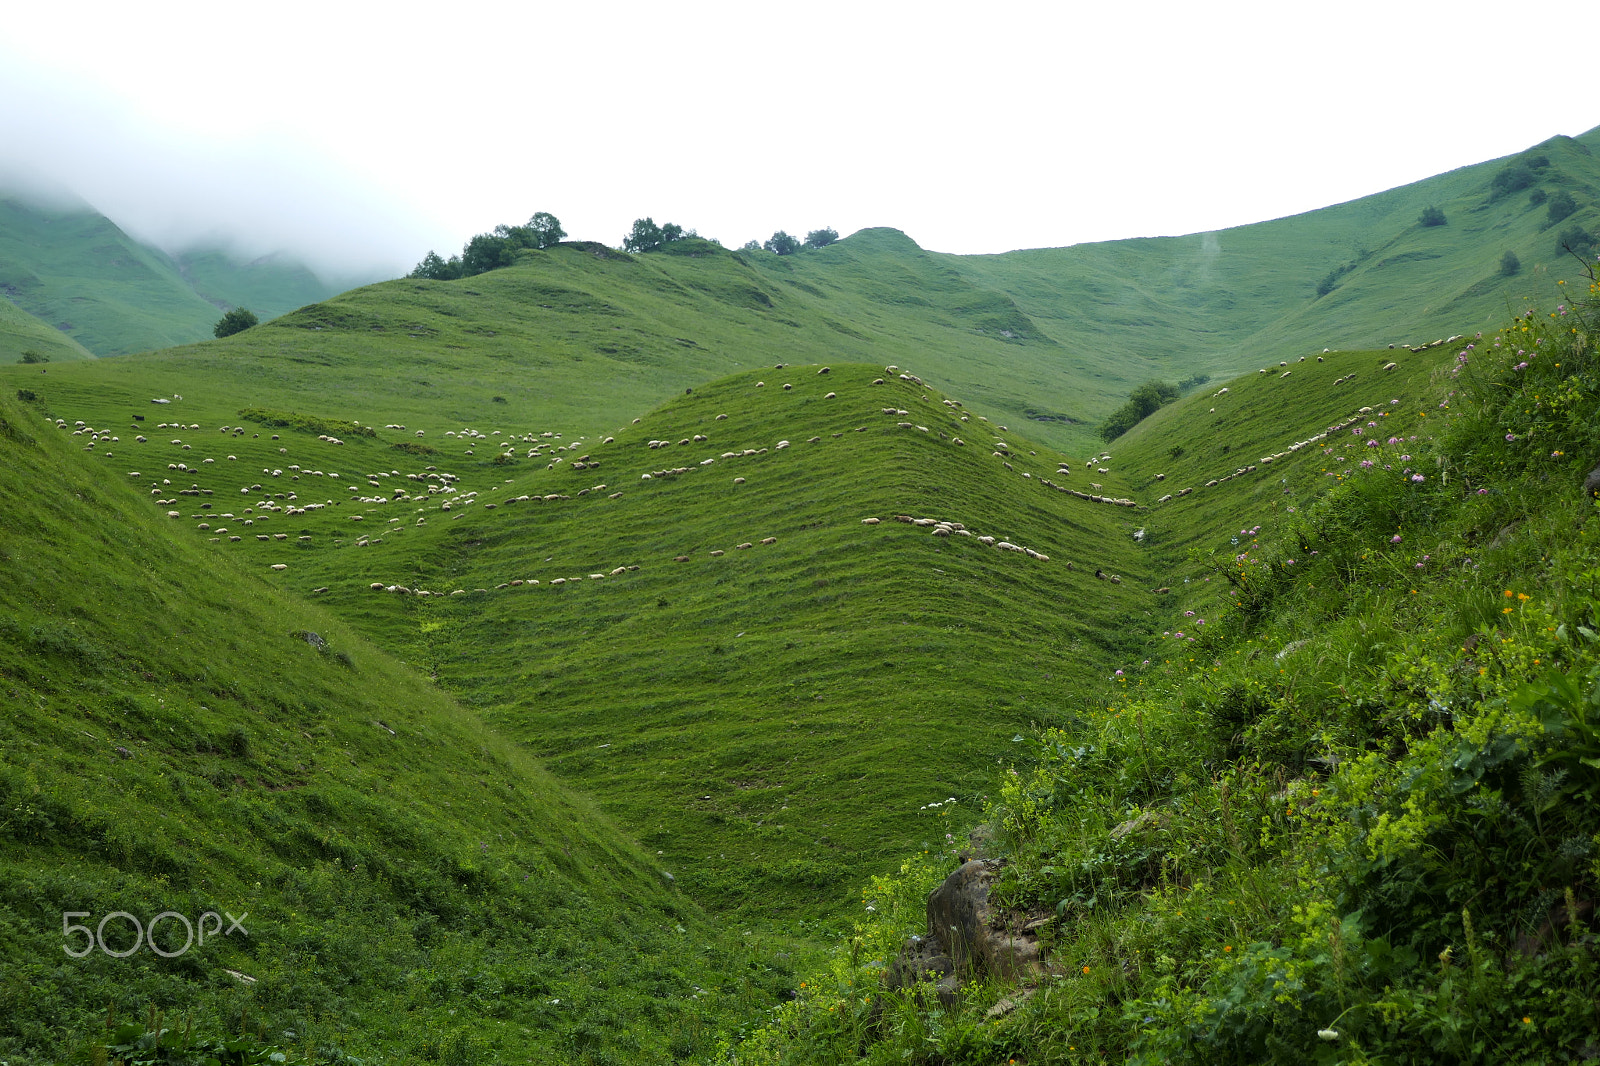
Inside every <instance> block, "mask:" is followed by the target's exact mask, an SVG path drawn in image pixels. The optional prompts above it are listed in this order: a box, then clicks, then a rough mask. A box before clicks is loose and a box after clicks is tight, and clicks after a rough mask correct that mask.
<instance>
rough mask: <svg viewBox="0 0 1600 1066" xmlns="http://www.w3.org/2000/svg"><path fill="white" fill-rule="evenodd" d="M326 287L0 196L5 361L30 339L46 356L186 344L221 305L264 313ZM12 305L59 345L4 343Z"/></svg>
mask: <svg viewBox="0 0 1600 1066" xmlns="http://www.w3.org/2000/svg"><path fill="white" fill-rule="evenodd" d="M334 291H335V289H334V288H333V287H332V286H330V285H328V284H327V283H326V282H323V281H320V280H319V279H317V278H316V277H315V276H314V275H312V274H311V273H310V272H309V271H308V270H307V269H306V268H305V267H303V266H301V265H299V264H297V263H293V262H289V261H283V260H279V259H277V258H276V257H267V258H264V259H258V260H255V261H253V262H248V263H241V262H238V261H237V260H235V259H233V258H232V257H231V256H230V255H228V254H226V253H223V252H219V251H214V250H194V251H191V252H188V253H185V254H184V255H182V256H179V257H178V258H176V259H174V258H173V257H171V256H169V255H167V254H166V253H165V252H162V251H159V250H157V249H154V248H150V247H147V246H145V245H142V244H140V243H139V242H137V241H135V240H134V239H133V238H131V237H129V236H128V235H127V234H126V233H123V232H122V230H120V229H118V228H117V226H116V225H115V224H114V223H112V222H111V221H110V220H109V219H107V218H106V217H105V216H103V215H100V214H98V213H96V212H95V211H94V210H93V209H91V208H88V207H81V208H45V207H36V206H33V205H31V204H29V203H26V202H24V201H23V200H20V199H17V198H7V197H4V196H0V296H4V297H6V298H7V300H8V301H9V304H10V306H6V307H4V308H0V311H3V312H4V317H3V318H0V362H7V363H9V362H15V361H16V360H17V358H18V357H20V354H21V351H22V350H24V349H25V348H30V347H32V348H38V349H39V350H41V351H44V354H46V355H50V358H51V359H52V360H53V361H54V360H57V359H63V358H73V357H76V358H83V357H84V355H85V353H89V352H92V353H93V354H95V355H102V356H103V355H121V354H125V353H128V352H138V351H145V350H149V349H153V348H166V347H170V346H172V345H174V344H186V343H190V342H193V341H197V340H201V339H202V338H205V337H209V336H211V328H212V326H213V325H215V324H216V321H217V319H218V318H220V317H221V314H222V309H223V308H225V307H234V306H245V307H250V308H251V309H253V310H254V311H255V312H256V313H257V314H258V315H260V316H261V317H262V318H263V319H267V318H273V317H276V316H277V315H281V314H283V313H284V312H286V311H290V310H292V309H294V308H296V307H299V306H301V305H303V304H307V303H311V302H313V301H315V300H319V299H322V298H324V297H326V296H329V295H331V294H332V293H333V292H334ZM13 311H20V312H21V313H22V314H23V315H26V316H28V317H30V318H32V319H33V320H34V321H35V323H36V326H35V332H37V329H38V327H43V329H44V330H45V331H46V332H47V333H54V334H56V339H55V340H56V343H55V348H56V349H57V350H58V351H59V352H60V353H61V354H59V355H58V354H52V352H50V351H47V350H45V349H43V348H39V346H38V345H37V344H35V343H33V342H31V341H28V342H26V343H23V342H20V341H19V342H13V341H12V340H11V339H10V334H12V333H13V332H16V327H14V326H10V325H7V324H4V323H7V322H8V321H9V320H11V319H13V318H15V315H13V314H12V313H11V312H13ZM13 349H14V350H13ZM69 350H72V351H75V352H76V355H75V356H72V355H68V354H67V352H68V351H69Z"/></svg>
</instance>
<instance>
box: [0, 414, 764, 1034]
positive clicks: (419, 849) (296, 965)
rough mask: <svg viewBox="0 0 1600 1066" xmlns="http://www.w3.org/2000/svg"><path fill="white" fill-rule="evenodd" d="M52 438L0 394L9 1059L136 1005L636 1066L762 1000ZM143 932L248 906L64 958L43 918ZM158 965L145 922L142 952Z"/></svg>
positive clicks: (503, 775) (320, 619)
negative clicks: (225, 928) (219, 923)
mask: <svg viewBox="0 0 1600 1066" xmlns="http://www.w3.org/2000/svg"><path fill="white" fill-rule="evenodd" d="M79 439H81V438H75V437H72V436H71V434H70V433H68V432H66V431H63V430H61V429H58V428H56V426H55V425H54V424H53V423H51V422H48V421H46V420H45V419H44V418H43V417H42V416H41V415H40V414H39V413H38V411H37V408H34V409H29V405H18V404H15V403H14V402H12V401H11V400H9V399H0V572H3V575H4V580H3V581H0V635H3V639H0V706H3V708H4V710H3V714H4V721H5V728H4V730H3V731H0V734H3V735H0V752H3V757H0V867H3V870H4V876H3V877H0V928H4V930H5V935H4V936H3V937H0V1054H3V1055H4V1057H5V1058H6V1060H7V1061H9V1062H12V1063H32V1062H39V1063H43V1062H58V1061H62V1060H63V1058H64V1056H65V1055H66V1054H67V1052H68V1051H69V1050H70V1049H71V1048H72V1047H73V1046H74V1045H75V1044H76V1043H78V1042H79V1041H81V1040H83V1039H86V1038H87V1037H88V1036H89V1035H91V1034H92V1033H93V1032H95V1031H98V1030H99V1028H100V1026H101V1025H102V1023H104V1021H105V1020H106V1017H107V1013H108V1010H109V1011H110V1012H112V1013H114V1014H115V1015H116V1016H118V1017H120V1018H123V1019H127V1018H133V1017H143V1016H144V1015H145V1013H146V1011H147V1009H149V1008H152V1007H153V1008H155V1009H159V1010H161V1011H163V1012H164V1013H165V1015H166V1016H167V1018H168V1021H169V1024H176V1025H177V1027H178V1028H179V1029H180V1030H181V1029H182V1028H183V1027H184V1026H185V1025H187V1024H190V1023H192V1024H193V1025H194V1026H195V1027H196V1029H197V1030H198V1031H200V1032H208V1031H209V1032H215V1031H217V1030H219V1029H223V1030H226V1031H229V1032H239V1031H241V1029H243V1030H246V1031H250V1032H257V1031H259V1032H261V1033H263V1034H264V1037H263V1039H264V1040H265V1041H266V1042H267V1043H269V1044H279V1045H284V1046H290V1047H293V1048H295V1049H298V1050H297V1051H295V1052H294V1053H295V1054H297V1055H303V1056H305V1057H306V1058H307V1059H308V1060H309V1059H311V1058H312V1055H313V1050H312V1049H313V1048H317V1049H324V1050H329V1049H338V1048H342V1049H344V1050H345V1051H347V1052H353V1053H356V1054H358V1055H361V1056H363V1057H370V1056H374V1055H376V1056H377V1059H376V1061H417V1060H419V1059H420V1060H429V1061H432V1060H437V1059H439V1058H441V1057H444V1058H447V1059H448V1058H450V1057H451V1056H455V1057H456V1059H457V1060H460V1061H465V1060H466V1059H468V1058H474V1059H478V1060H480V1061H481V1059H482V1057H483V1056H487V1055H490V1054H498V1055H504V1056H509V1057H512V1058H518V1059H521V1058H526V1057H528V1056H529V1055H532V1056H534V1057H546V1056H549V1055H555V1054H563V1053H567V1052H574V1053H586V1054H590V1055H599V1056H601V1057H602V1058H603V1057H605V1056H609V1055H617V1054H621V1055H624V1056H626V1057H629V1058H637V1059H642V1060H651V1061H660V1060H662V1059H663V1058H670V1057H671V1055H672V1054H679V1055H683V1054H688V1053H689V1052H690V1051H692V1050H693V1049H694V1048H695V1047H696V1046H699V1045H700V1044H703V1043H704V1041H705V1040H706V1039H708V1036H707V1034H708V1033H709V1032H710V1030H711V1029H712V1028H713V1027H715V1026H716V1025H718V1024H720V1023H721V1022H722V1021H723V1020H724V1019H727V1018H730V1017H733V1018H736V1017H739V1016H741V1015H742V1014H743V1013H744V1012H746V1011H748V1010H749V1009H750V1007H751V1006H753V1005H758V1004H760V1003H761V1002H763V1001H770V998H771V995H772V994H773V985H772V982H775V981H782V976H781V973H777V972H775V971H774V970H773V969H772V966H773V965H779V966H781V965H782V963H781V962H777V963H774V960H773V959H772V958H771V953H772V951H774V950H778V949H777V948H771V949H768V950H767V953H766V955H764V956H763V955H761V954H759V951H758V948H757V946H756V945H753V944H750V943H748V942H747V943H745V944H742V945H740V946H739V947H738V949H737V951H736V953H735V954H734V955H728V954H727V952H726V950H725V949H724V948H723V947H721V946H720V945H719V941H718V934H717V933H716V932H715V931H714V930H713V929H712V927H711V926H710V925H709V923H708V922H707V921H706V920H705V919H704V917H703V916H702V914H701V911H700V910H699V908H698V907H697V906H696V905H695V904H693V903H692V902H690V901H689V900H687V899H685V898H684V897H683V896H682V895H681V893H680V892H679V891H678V890H677V889H676V888H675V887H674V886H673V885H672V884H671V883H670V882H669V881H668V880H666V879H665V878H663V876H662V873H661V869H660V866H659V863H658V862H657V861H655V860H653V858H652V857H647V856H646V855H645V854H643V853H642V852H641V851H640V850H639V849H638V848H637V846H636V845H634V844H632V843H630V842H629V841H628V840H627V839H626V838H625V837H624V836H623V835H622V834H621V833H619V832H618V831H617V830H616V829H615V828H613V826H612V824H611V823H610V822H609V821H608V820H607V819H605V818H604V817H603V816H602V815H601V814H600V813H599V812H597V811H596V810H595V808H594V806H593V804H592V803H591V802H590V801H588V800H586V799H582V798H579V797H578V796H576V795H575V794H574V793H572V792H570V791H568V790H566V789H564V788H563V787H561V786H560V785H558V784H557V783H556V782H555V781H554V780H553V779H552V778H551V777H550V775H549V774H548V773H546V772H545V771H544V770H543V769H541V768H540V767H539V766H538V765H537V764H536V763H534V762H533V761H532V759H530V758H529V756H528V754H527V752H526V749H525V748H524V747H522V746H520V745H517V744H514V743H510V742H508V741H507V740H506V739H504V738H503V737H502V736H500V735H497V734H496V733H494V732H493V731H492V730H490V729H488V728H486V727H485V726H484V725H483V724H482V722H481V720H480V719H479V718H478V717H477V716H475V715H473V714H472V713H470V712H469V711H467V710H465V709H463V708H462V707H461V706H460V705H459V704H457V703H455V702H453V701H452V700H451V699H450V698H449V697H448V696H446V695H444V694H441V693H440V692H439V691H438V690H437V689H436V687H434V686H433V685H432V684H431V683H430V682H428V681H427V680H426V679H425V678H423V677H422V676H421V675H419V674H418V673H416V672H414V671H411V670H408V669H407V668H406V667H405V666H404V665H403V664H401V663H399V662H397V661H395V660H394V659H393V658H392V657H391V656H390V655H388V654H386V653H384V652H382V651H380V650H378V649H377V648H376V647H374V646H373V645H371V644H369V643H368V642H367V641H365V640H364V639H363V638H362V637H361V636H359V635H358V634H357V632H356V630H354V629H353V628H352V627H351V626H350V625H348V624H347V623H345V622H342V621H340V620H339V619H338V618H336V617H335V616H334V615H333V614H332V613H330V612H328V611H327V610H325V609H323V608H321V607H317V606H313V605H310V604H308V603H307V602H306V600H305V599H304V598H303V597H296V596H291V595H285V594H283V593H280V592H279V591H277V590H275V589H273V588H272V587H271V586H270V584H269V583H267V582H264V581H263V580H261V577H260V576H259V575H263V574H265V573H267V572H268V571H266V569H265V566H262V565H257V561H256V560H248V562H247V561H246V560H244V559H239V560H234V559H229V558H226V557H224V556H222V555H220V554H219V553H218V552H216V551H214V550H211V548H210V546H209V545H207V544H206V543H205V542H204V541H200V542H198V543H197V542H195V540H194V539H193V538H191V537H187V536H179V537H174V536H172V535H171V531H170V530H169V529H167V528H163V526H164V525H165V526H170V522H169V521H168V520H167V519H166V518H164V517H161V516H160V512H155V511H153V510H152V507H151V505H150V504H148V503H146V502H145V501H143V500H141V499H140V498H139V496H138V495H136V494H135V493H133V492H131V491H130V490H129V488H128V487H127V483H128V482H129V481H130V480H131V479H129V478H128V477H127V474H126V472H125V470H124V469H123V467H122V464H117V465H116V466H112V463H113V462H114V460H109V459H103V458H101V457H99V456H94V457H89V456H86V455H84V454H83V453H82V452H79V451H76V450H74V449H71V448H70V447H69V446H68V443H67V442H68V441H72V442H74V443H76V441H77V440H79ZM166 910H171V911H176V912H178V913H179V914H181V915H184V916H185V917H187V918H188V919H189V920H190V921H191V922H192V921H195V920H197V919H198V918H199V916H200V915H201V913H202V912H205V911H217V912H219V913H220V912H224V911H226V912H229V913H231V914H233V915H236V916H237V915H244V914H245V912H248V913H249V917H248V918H245V919H244V920H243V924H244V926H245V928H246V929H247V930H248V938H246V937H244V936H242V935H240V934H237V933H235V934H233V935H232V936H229V937H220V938H219V937H216V936H215V934H214V933H213V938H212V940H211V941H209V942H208V943H206V944H205V945H204V947H203V948H202V947H196V948H193V949H191V950H189V951H188V952H186V953H182V954H181V955H180V956H179V957H176V958H173V959H170V960H169V959H162V958H159V957H157V956H156V955H154V954H152V952H151V951H150V950H149V949H148V947H147V948H146V949H144V950H141V951H139V952H138V953H137V954H134V955H132V956H131V957H129V958H125V959H119V958H111V957H108V956H107V955H105V954H103V953H101V952H99V951H96V952H93V953H91V954H90V955H89V956H88V957H86V958H84V959H82V960H77V959H73V958H70V957H67V956H66V955H65V954H64V953H63V944H64V942H65V943H68V944H69V946H70V947H72V948H73V949H74V950H77V949H79V948H80V947H81V946H82V944H83V940H82V934H74V935H73V936H72V937H71V938H70V939H68V940H66V941H64V938H63V936H62V929H63V917H62V915H63V913H64V912H67V911H73V912H88V913H89V917H88V918H87V919H76V918H75V919H71V921H72V922H74V923H77V924H83V923H84V921H86V922H87V924H88V925H89V926H90V927H91V928H97V927H98V924H99V922H100V920H101V919H102V918H103V917H104V916H105V915H106V914H108V913H110V912H113V911H125V912H128V913H129V914H132V915H133V916H134V917H135V918H137V919H138V920H139V921H141V922H142V923H149V921H150V919H152V918H154V917H155V916H156V915H157V914H158V913H159V912H162V911H166ZM105 935H106V936H107V938H108V940H109V941H110V942H111V943H112V947H113V948H114V949H116V950H122V949H124V948H125V947H126V946H127V945H128V944H129V943H130V942H131V940H132V929H131V926H129V925H128V924H127V923H126V921H125V920H124V919H115V920H113V921H112V922H111V923H110V924H109V926H107V928H106V933H105ZM183 940H184V937H183V933H182V929H181V926H180V924H179V923H177V922H174V921H172V920H170V919H169V920H168V921H167V922H166V923H165V924H164V925H163V926H162V933H161V937H160V939H159V940H158V943H161V944H164V946H165V948H166V949H167V950H169V951H176V950H178V949H179V948H180V947H181V945H182V942H183ZM779 947H781V945H779ZM747 962H748V963H749V964H750V965H751V966H753V967H755V968H753V969H745V966H746V964H747ZM229 971H235V973H236V974H242V975H244V976H243V977H240V976H236V975H235V974H234V973H230V972H229ZM750 978H755V979H756V980H755V982H754V983H751V981H750V980H749V979H750ZM697 986H698V987H701V988H705V989H713V990H714V992H713V993H712V998H709V999H696V998H695V996H696V988H697ZM318 1061H320V1060H318ZM369 1061H372V1059H370V1058H369Z"/></svg>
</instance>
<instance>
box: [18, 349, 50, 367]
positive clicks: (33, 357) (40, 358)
mask: <svg viewBox="0 0 1600 1066" xmlns="http://www.w3.org/2000/svg"><path fill="white" fill-rule="evenodd" d="M21 361H22V362H24V363H48V362H49V361H50V357H49V356H48V355H43V354H41V353H39V352H36V351H34V350H33V349H32V348H29V349H28V350H27V351H25V352H23V353H22V360H21Z"/></svg>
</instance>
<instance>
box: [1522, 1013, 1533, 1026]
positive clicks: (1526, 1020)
mask: <svg viewBox="0 0 1600 1066" xmlns="http://www.w3.org/2000/svg"><path fill="white" fill-rule="evenodd" d="M1522 1024H1523V1025H1532V1024H1533V1019H1532V1018H1530V1017H1528V1016H1527V1015H1526V1014H1524V1015H1523V1016H1522Z"/></svg>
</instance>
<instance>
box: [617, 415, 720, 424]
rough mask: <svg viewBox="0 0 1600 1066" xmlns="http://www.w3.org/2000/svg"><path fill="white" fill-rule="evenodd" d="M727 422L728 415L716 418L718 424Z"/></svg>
mask: <svg viewBox="0 0 1600 1066" xmlns="http://www.w3.org/2000/svg"><path fill="white" fill-rule="evenodd" d="M727 420H728V416H727V415H718V416H717V417H716V418H715V419H714V421H717V422H726V421H727ZM634 421H636V422H637V421H638V419H634Z"/></svg>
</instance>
